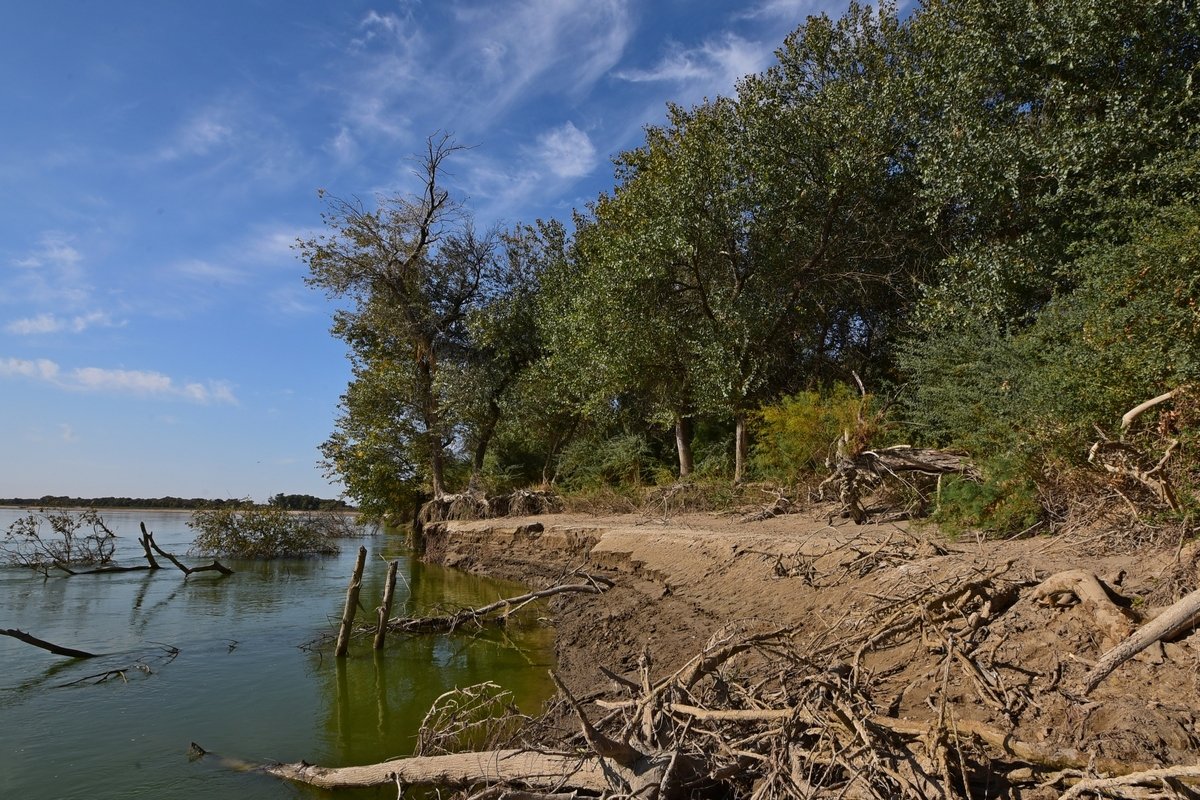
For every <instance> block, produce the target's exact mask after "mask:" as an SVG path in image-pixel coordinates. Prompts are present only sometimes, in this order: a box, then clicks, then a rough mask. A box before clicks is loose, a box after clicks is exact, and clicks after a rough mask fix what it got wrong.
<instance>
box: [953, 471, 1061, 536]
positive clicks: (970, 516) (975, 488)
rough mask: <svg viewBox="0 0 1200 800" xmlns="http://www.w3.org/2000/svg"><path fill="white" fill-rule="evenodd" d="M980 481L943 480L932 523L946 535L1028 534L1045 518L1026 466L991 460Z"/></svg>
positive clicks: (1031, 476)
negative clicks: (973, 531)
mask: <svg viewBox="0 0 1200 800" xmlns="http://www.w3.org/2000/svg"><path fill="white" fill-rule="evenodd" d="M983 474H984V478H983V480H982V481H978V482H976V481H972V480H970V479H967V478H961V477H955V478H947V479H945V480H944V481H943V483H942V490H941V493H940V497H939V502H938V506H937V509H936V510H935V512H934V514H933V520H934V522H937V523H939V524H940V525H942V527H943V528H944V529H945V530H946V531H947V532H949V533H955V532H958V531H961V530H964V529H968V528H970V529H976V530H982V531H984V532H986V533H992V534H997V535H1004V534H1012V533H1018V532H1020V531H1024V530H1028V529H1029V528H1032V527H1033V526H1034V525H1037V524H1038V522H1040V521H1041V520H1042V518H1043V517H1044V516H1045V509H1044V508H1043V507H1042V503H1041V500H1040V499H1039V493H1038V487H1037V483H1036V481H1035V480H1034V476H1033V475H1032V474H1031V470H1030V468H1029V465H1028V462H1025V461H1023V460H1020V459H1015V458H1002V459H995V460H993V461H991V462H989V463H988V464H986V465H984V468H983Z"/></svg>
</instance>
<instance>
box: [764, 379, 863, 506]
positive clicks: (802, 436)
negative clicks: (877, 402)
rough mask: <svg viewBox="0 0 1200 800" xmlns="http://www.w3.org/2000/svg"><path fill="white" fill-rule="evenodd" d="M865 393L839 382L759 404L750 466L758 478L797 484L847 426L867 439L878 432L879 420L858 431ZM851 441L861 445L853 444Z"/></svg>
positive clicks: (824, 457)
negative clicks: (769, 403)
mask: <svg viewBox="0 0 1200 800" xmlns="http://www.w3.org/2000/svg"><path fill="white" fill-rule="evenodd" d="M869 404H870V397H869V396H868V397H867V398H866V399H864V398H862V397H861V396H860V395H859V394H858V393H857V392H854V391H852V390H851V389H850V388H849V387H847V386H845V385H844V384H838V385H836V386H835V387H834V388H833V389H832V390H831V391H829V392H826V393H823V394H822V393H819V392H807V391H806V392H797V393H796V394H794V395H791V396H789V397H783V398H781V399H780V400H779V401H778V402H776V403H772V404H771V405H768V406H763V407H762V408H761V409H759V411H758V413H757V414H755V416H754V418H753V419H752V421H751V425H752V428H751V431H752V433H753V436H754V450H753V452H752V455H751V465H752V467H753V468H754V470H755V472H756V473H757V474H758V475H760V476H761V477H763V478H768V479H771V480H775V481H779V482H780V483H784V484H794V483H798V482H800V481H801V480H802V479H803V478H804V477H806V476H809V475H812V474H814V473H816V472H819V471H821V470H822V469H823V468H824V466H825V463H826V461H827V460H828V459H829V458H831V457H832V456H834V455H835V454H836V452H837V442H838V439H839V438H840V437H841V436H842V433H843V432H844V431H846V430H852V431H854V432H855V435H856V436H859V437H864V438H867V439H870V438H874V437H877V436H878V435H879V434H880V433H881V432H882V431H881V429H879V428H878V427H876V426H878V424H879V423H878V422H874V423H873V424H872V429H871V430H862V431H860V430H858V428H859V425H858V424H857V423H858V420H859V419H860V418H864V419H866V418H870V416H871V415H870V411H869ZM855 444H856V445H863V444H866V442H865V441H863V442H856V443H855Z"/></svg>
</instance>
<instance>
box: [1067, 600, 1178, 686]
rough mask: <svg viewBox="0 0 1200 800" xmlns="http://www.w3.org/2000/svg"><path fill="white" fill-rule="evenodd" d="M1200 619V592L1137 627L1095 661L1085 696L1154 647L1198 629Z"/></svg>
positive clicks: (1085, 678)
mask: <svg viewBox="0 0 1200 800" xmlns="http://www.w3.org/2000/svg"><path fill="white" fill-rule="evenodd" d="M1198 618H1200V589H1197V590H1196V591H1194V592H1192V593H1191V594H1189V595H1186V596H1184V597H1183V598H1182V599H1181V600H1180V601H1179V602H1177V603H1175V604H1174V605H1172V606H1170V607H1169V608H1167V609H1166V610H1165V611H1163V612H1162V613H1161V614H1159V615H1158V616H1157V617H1155V618H1154V619H1153V620H1152V621H1150V622H1148V623H1147V624H1145V625H1143V626H1142V627H1140V628H1138V629H1137V630H1136V631H1134V632H1133V634H1132V635H1130V636H1129V638H1127V639H1126V640H1125V641H1123V642H1121V643H1120V644H1118V645H1117V646H1116V647H1114V648H1112V649H1111V650H1109V651H1108V652H1107V653H1105V654H1104V655H1103V656H1101V657H1100V660H1099V661H1097V662H1096V666H1095V667H1093V668H1092V669H1091V671H1090V672H1088V674H1087V675H1086V676H1085V677H1084V680H1083V693H1084V694H1085V695H1086V694H1088V693H1090V692H1091V691H1092V690H1093V689H1095V688H1096V687H1097V686H1099V685H1100V682H1101V681H1103V680H1104V679H1105V678H1107V677H1108V676H1109V674H1110V673H1112V671H1113V670H1115V669H1116V668H1117V667H1119V666H1121V665H1122V664H1124V663H1125V662H1126V661H1128V660H1129V659H1131V658H1133V657H1134V656H1135V655H1137V654H1138V653H1140V652H1141V651H1143V650H1145V649H1146V648H1147V647H1149V646H1150V645H1151V644H1153V643H1155V642H1157V641H1160V640H1162V639H1167V638H1170V637H1171V636H1174V635H1175V634H1177V633H1179V632H1181V631H1183V630H1186V629H1187V628H1190V627H1195V625H1196V621H1197V619H1198Z"/></svg>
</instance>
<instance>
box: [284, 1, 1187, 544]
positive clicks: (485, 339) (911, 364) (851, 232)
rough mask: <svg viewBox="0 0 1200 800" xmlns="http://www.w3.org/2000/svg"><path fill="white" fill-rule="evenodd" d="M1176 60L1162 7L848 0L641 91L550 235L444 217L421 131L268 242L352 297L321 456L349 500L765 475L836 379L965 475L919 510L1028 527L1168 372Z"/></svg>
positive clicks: (1174, 361) (795, 474)
mask: <svg viewBox="0 0 1200 800" xmlns="http://www.w3.org/2000/svg"><path fill="white" fill-rule="evenodd" d="M1198 75H1200V13H1198V9H1197V7H1196V4H1195V2H1194V0H1148V2H1143V3H1129V2H1125V0H1071V1H1070V2H1067V0H1048V1H1047V0H999V1H997V0H925V2H924V3H922V4H921V5H920V6H919V7H918V8H916V9H914V10H913V11H912V12H911V13H909V14H907V15H906V16H905V17H903V18H901V17H900V15H899V14H898V13H897V11H896V9H895V8H894V7H893V6H890V5H884V6H882V7H880V8H878V9H872V8H870V7H865V6H859V5H857V4H851V5H850V6H849V8H848V9H847V11H846V13H845V14H843V15H842V16H841V17H840V18H837V19H830V18H828V17H825V16H816V17H810V18H809V19H808V20H807V21H806V22H805V23H804V24H803V25H801V26H800V27H799V28H798V29H797V30H796V31H795V32H794V33H793V34H791V35H790V36H789V37H788V38H787V39H786V40H785V41H784V42H783V43H782V45H781V47H780V49H779V50H778V51H777V58H776V62H775V63H774V64H773V65H772V66H771V67H769V68H768V69H767V70H765V71H764V72H762V73H760V74H756V75H748V76H746V77H745V78H744V79H743V80H742V81H741V82H740V83H739V85H738V87H737V91H736V93H735V95H734V96H732V97H720V98H715V99H713V100H710V101H706V102H704V103H702V104H700V105H698V106H696V107H693V108H682V107H677V106H671V107H669V108H668V110H667V115H666V119H665V121H664V122H663V123H662V124H661V125H654V126H650V127H648V128H647V129H646V131H645V140H644V143H643V144H641V145H640V146H638V147H635V148H633V149H632V150H629V151H627V152H624V153H620V154H618V155H617V156H616V158H615V159H614V162H615V164H616V172H615V176H614V179H615V180H614V186H613V188H612V189H611V190H610V191H608V192H605V193H603V194H601V195H600V196H599V197H597V198H596V199H595V201H594V202H592V203H590V204H589V205H588V206H587V207H586V208H585V209H583V210H580V211H577V212H576V213H575V215H574V217H573V219H572V221H571V222H572V229H571V231H570V232H568V230H567V228H566V226H565V225H563V224H561V223H558V222H539V223H538V224H537V225H534V226H528V227H527V226H517V227H515V228H513V229H512V230H511V231H509V232H493V233H489V234H486V235H478V234H476V233H475V232H474V230H473V228H472V227H471V225H470V219H469V217H468V216H467V215H466V213H465V211H464V210H463V209H462V208H461V206H459V205H457V204H456V203H455V202H454V200H453V199H452V198H451V196H450V194H449V192H448V191H447V190H446V189H445V188H443V186H442V183H441V180H440V175H441V171H442V170H443V168H444V161H445V160H446V159H447V158H450V157H451V156H453V154H454V152H455V151H456V149H457V147H456V146H455V145H454V144H453V143H452V142H450V141H449V140H447V139H445V138H441V139H438V138H434V139H431V140H430V146H429V149H428V152H427V153H426V155H425V159H424V162H423V170H422V171H421V172H420V175H419V177H421V178H422V179H423V182H424V189H423V191H422V192H419V193H417V194H416V195H413V196H411V197H400V198H391V199H385V200H383V201H381V203H380V204H379V207H378V208H377V209H375V210H367V209H364V208H361V207H359V206H357V205H352V204H347V203H344V202H341V201H332V202H331V205H330V213H329V215H328V217H327V222H328V224H329V228H330V232H329V234H328V236H326V237H324V238H321V239H319V240H312V241H308V242H304V243H302V244H301V250H302V253H303V255H304V257H305V258H306V259H307V261H308V263H309V266H310V268H311V281H312V283H314V284H315V285H318V286H321V287H323V288H325V289H327V290H328V291H330V292H331V293H332V294H334V295H337V296H340V297H345V298H348V299H351V300H352V301H353V307H352V308H351V309H349V310H346V311H343V312H341V313H340V314H339V315H338V317H337V319H336V320H335V325H334V332H335V334H336V335H338V336H340V337H342V338H343V339H345V340H346V341H347V343H348V344H349V346H350V350H351V356H352V359H353V361H354V365H355V371H354V380H353V382H352V383H351V385H350V387H349V388H348V390H347V393H346V394H345V395H344V397H343V399H342V416H341V417H340V419H339V421H338V426H337V429H336V430H335V431H334V433H333V435H332V436H331V437H330V439H329V441H328V442H327V443H326V445H325V448H324V450H323V452H324V454H325V457H326V464H327V466H328V467H329V469H330V470H331V472H333V473H335V474H337V475H338V476H339V477H341V478H342V479H343V480H344V481H345V483H346V485H347V487H348V488H349V493H350V495H351V496H352V497H353V498H355V499H356V500H358V501H359V502H360V503H362V505H363V507H364V508H365V509H367V510H368V511H372V512H374V513H386V512H388V511H401V510H403V509H404V508H406V507H407V506H409V505H411V504H412V503H413V502H415V501H417V500H418V499H419V498H421V497H423V496H426V495H428V494H429V493H433V494H441V493H443V492H446V491H450V490H452V489H457V488H461V487H463V486H464V485H466V484H468V483H471V484H474V485H479V484H480V483H490V484H491V485H493V486H498V487H499V486H503V487H508V486H512V485H519V484H521V483H535V482H538V481H542V482H546V483H553V484H556V485H559V486H563V487H567V488H589V489H594V488H595V487H604V486H607V487H613V486H621V485H630V484H634V485H639V484H643V483H647V482H650V483H654V482H660V481H663V480H673V479H675V478H676V477H686V476H689V475H690V474H693V473H698V474H702V475H703V476H704V477H706V478H712V477H715V476H724V477H725V478H729V479H733V480H739V479H742V478H745V477H758V478H766V479H771V480H776V481H781V482H794V481H798V480H802V479H804V477H805V476H806V475H810V474H811V473H812V472H815V471H820V470H821V469H822V468H823V464H824V461H825V458H826V454H828V453H829V452H831V448H832V447H833V445H834V441H835V440H836V439H837V436H838V434H839V429H840V428H844V427H845V426H846V425H847V424H848V420H849V417H848V416H847V415H850V416H852V417H853V418H854V421H855V422H856V424H859V425H860V427H861V423H862V422H863V415H862V412H863V409H861V408H856V407H855V404H856V403H857V402H859V394H858V391H857V389H856V390H855V391H854V392H848V391H847V390H846V389H845V388H844V387H846V386H858V381H859V380H860V379H861V380H862V382H863V383H864V384H865V385H866V386H868V387H870V388H871V389H872V390H874V391H875V392H876V393H877V394H879V393H883V392H886V393H887V394H889V395H890V394H896V395H897V396H899V398H900V402H899V403H898V404H897V405H896V406H895V407H894V408H892V410H891V412H890V414H889V417H888V422H887V424H886V425H882V424H880V423H881V422H882V420H881V418H875V419H874V423H875V424H876V427H875V428H874V429H873V430H871V435H873V436H875V437H877V438H878V439H879V440H880V441H877V442H873V444H878V445H882V444H890V443H895V442H900V441H907V442H911V443H914V444H927V445H938V446H954V447H959V448H964V449H966V450H968V451H969V452H970V453H971V455H972V456H973V457H974V459H975V460H976V462H977V463H979V464H981V465H982V466H983V468H984V472H985V477H984V480H983V481H981V482H979V483H973V484H970V485H967V484H962V485H952V486H947V487H945V492H944V497H943V500H944V504H943V506H944V507H943V509H942V512H941V513H943V514H950V515H954V516H956V517H957V518H958V519H959V520H961V521H963V522H965V523H968V524H973V525H982V526H984V527H989V526H990V527H996V528H1007V529H1011V528H1014V527H1027V526H1028V525H1029V524H1032V523H1031V522H1030V520H1036V519H1037V517H1038V514H1039V513H1040V512H1039V509H1040V507H1041V505H1040V494H1041V492H1042V489H1043V487H1044V486H1045V485H1046V484H1047V483H1048V482H1052V481H1054V480H1056V479H1057V478H1058V477H1060V476H1061V475H1063V474H1065V473H1066V472H1069V471H1071V470H1076V469H1079V468H1081V467H1085V466H1086V458H1087V444H1088V442H1089V441H1090V440H1093V439H1094V438H1095V436H1096V435H1097V434H1096V429H1097V427H1099V428H1100V429H1101V431H1107V432H1110V433H1113V432H1114V428H1115V426H1116V425H1117V422H1118V420H1119V419H1120V417H1121V415H1122V414H1123V413H1124V412H1125V411H1126V410H1128V409H1129V408H1130V407H1132V406H1133V405H1135V404H1137V403H1139V402H1141V401H1143V400H1145V399H1147V398H1150V397H1154V396H1156V395H1159V394H1161V393H1163V392H1167V391H1169V390H1172V389H1176V388H1179V387H1188V386H1192V385H1195V384H1196V383H1197V381H1198V380H1200V305H1198V303H1200V279H1198V278H1197V275H1200V206H1198V205H1197V203H1198V199H1200V195H1198V191H1200V155H1197V154H1198V153H1200V97H1198V96H1197V91H1198V90H1200V84H1198V82H1197V76H1198ZM839 387H840V388H839ZM1194 406H1195V401H1194V394H1189V393H1187V392H1183V393H1179V394H1177V396H1176V398H1175V402H1174V403H1173V404H1169V405H1165V406H1162V407H1161V408H1156V409H1155V410H1154V411H1152V412H1151V413H1150V414H1149V415H1148V417H1147V419H1146V420H1145V421H1144V424H1143V427H1142V431H1143V433H1140V434H1138V435H1142V436H1143V437H1148V436H1150V434H1149V433H1148V432H1149V431H1152V430H1153V431H1157V433H1156V434H1155V435H1158V436H1159V437H1160V438H1161V437H1164V436H1173V437H1174V439H1176V440H1178V441H1179V442H1180V446H1179V449H1178V455H1177V456H1176V458H1175V462H1174V463H1173V468H1174V469H1175V470H1177V471H1178V472H1179V473H1180V476H1181V480H1182V483H1183V484H1184V485H1187V484H1188V481H1189V480H1191V478H1190V477H1189V476H1190V475H1191V473H1192V472H1195V471H1196V464H1197V463H1198V461H1197V459H1196V458H1195V456H1194V454H1192V452H1191V448H1192V447H1193V446H1194V445H1195V436H1194V432H1191V429H1190V428H1189V427H1188V426H1189V424H1192V423H1194V416H1195V414H1194V413H1193V411H1192V409H1193V407H1194ZM1150 422H1157V427H1154V426H1153V425H1149V424H1145V423H1150ZM861 433H862V432H861V431H860V434H861ZM1131 435H1132V434H1131ZM1164 441H1165V440H1164ZM1147 443H1149V442H1148V441H1147ZM1188 502H1194V501H1193V500H1189V501H1188ZM956 509H957V510H956Z"/></svg>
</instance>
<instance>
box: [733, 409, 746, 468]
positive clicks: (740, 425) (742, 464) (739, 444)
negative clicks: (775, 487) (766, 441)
mask: <svg viewBox="0 0 1200 800" xmlns="http://www.w3.org/2000/svg"><path fill="white" fill-rule="evenodd" d="M748 449H749V442H748V436H747V433H746V414H745V413H744V412H741V411H739V412H738V414H737V417H736V418H735V424H734V434H733V482H734V483H741V482H742V479H743V478H744V477H746V451H747V450H748Z"/></svg>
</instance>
